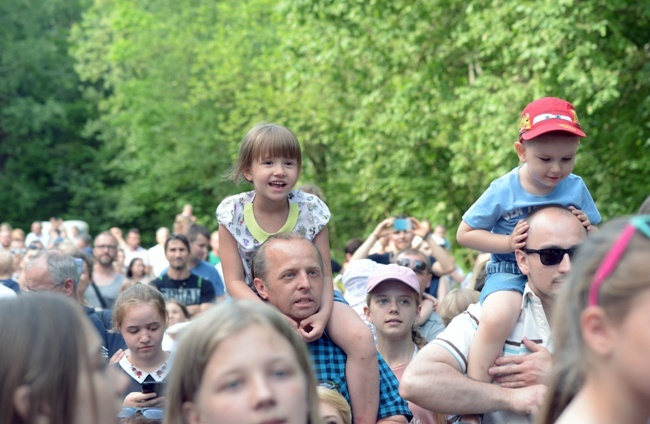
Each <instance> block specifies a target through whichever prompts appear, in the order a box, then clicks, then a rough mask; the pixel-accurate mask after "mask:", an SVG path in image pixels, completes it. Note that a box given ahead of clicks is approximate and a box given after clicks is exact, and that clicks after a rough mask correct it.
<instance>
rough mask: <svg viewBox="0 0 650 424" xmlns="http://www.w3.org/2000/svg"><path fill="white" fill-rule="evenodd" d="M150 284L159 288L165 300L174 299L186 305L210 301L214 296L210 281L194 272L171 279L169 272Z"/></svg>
mask: <svg viewBox="0 0 650 424" xmlns="http://www.w3.org/2000/svg"><path fill="white" fill-rule="evenodd" d="M151 284H153V285H154V286H156V288H157V289H158V290H160V292H161V293H162V295H163V297H164V298H165V300H169V299H175V300H178V301H179V302H183V303H184V304H185V305H186V306H190V305H200V304H202V303H210V302H212V301H214V298H215V292H214V286H213V285H212V282H211V281H210V280H206V279H205V278H201V277H198V276H196V275H194V274H190V276H189V277H187V278H186V279H184V280H172V279H171V278H169V274H165V275H161V276H160V277H158V278H156V279H155V280H153V281H152V282H151Z"/></svg>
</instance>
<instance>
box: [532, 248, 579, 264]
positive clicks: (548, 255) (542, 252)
mask: <svg viewBox="0 0 650 424" xmlns="http://www.w3.org/2000/svg"><path fill="white" fill-rule="evenodd" d="M576 249H577V246H573V247H571V248H569V249H558V248H556V247H551V248H548V249H539V250H535V249H524V252H526V253H528V254H530V253H537V254H538V255H539V260H540V261H541V262H542V265H546V266H553V265H557V264H559V263H560V262H562V259H564V255H569V258H572V257H573V253H574V252H575V251H576Z"/></svg>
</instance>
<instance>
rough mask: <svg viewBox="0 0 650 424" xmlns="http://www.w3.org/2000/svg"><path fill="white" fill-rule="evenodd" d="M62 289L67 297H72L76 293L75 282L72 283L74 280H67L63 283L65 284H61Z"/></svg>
mask: <svg viewBox="0 0 650 424" xmlns="http://www.w3.org/2000/svg"><path fill="white" fill-rule="evenodd" d="M61 288H62V289H63V292H64V293H65V295H66V296H67V297H70V296H72V293H74V291H75V290H74V281H72V278H66V279H65V280H64V281H63V284H61Z"/></svg>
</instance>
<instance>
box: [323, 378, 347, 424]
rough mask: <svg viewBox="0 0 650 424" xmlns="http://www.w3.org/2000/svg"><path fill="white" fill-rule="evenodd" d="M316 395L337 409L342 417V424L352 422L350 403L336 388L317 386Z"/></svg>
mask: <svg viewBox="0 0 650 424" xmlns="http://www.w3.org/2000/svg"><path fill="white" fill-rule="evenodd" d="M318 397H319V398H320V400H321V401H323V402H325V403H327V404H328V405H331V406H333V407H334V408H336V409H337V410H338V411H339V414H341V418H343V424H351V423H352V410H351V409H350V404H349V403H348V401H347V400H345V398H344V397H343V395H341V394H340V393H339V392H337V391H336V390H333V389H328V388H327V387H323V386H318Z"/></svg>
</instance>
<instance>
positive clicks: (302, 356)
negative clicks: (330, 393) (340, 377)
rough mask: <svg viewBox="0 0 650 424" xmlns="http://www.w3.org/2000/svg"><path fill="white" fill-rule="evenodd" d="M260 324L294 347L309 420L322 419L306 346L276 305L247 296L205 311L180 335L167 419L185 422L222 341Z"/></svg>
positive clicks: (173, 423)
mask: <svg viewBox="0 0 650 424" xmlns="http://www.w3.org/2000/svg"><path fill="white" fill-rule="evenodd" d="M251 325H261V326H264V327H267V328H269V329H271V330H274V331H277V332H278V333H279V334H280V335H281V337H284V338H285V339H286V340H287V341H288V342H289V344H291V346H292V347H293V349H294V350H295V353H296V359H297V361H298V364H299V366H300V369H301V370H302V372H303V373H304V374H305V378H306V380H307V402H308V404H309V416H308V421H307V423H308V424H318V423H320V422H321V420H320V414H319V410H318V395H317V393H316V378H315V377H314V372H313V368H312V363H311V357H310V356H309V352H308V351H307V346H306V345H305V342H304V341H303V340H302V338H301V337H300V336H299V335H298V333H297V332H296V331H295V330H294V329H293V328H291V327H290V326H289V324H288V323H287V322H286V321H285V318H284V317H283V316H282V315H281V314H280V313H279V312H278V311H277V310H276V309H275V308H273V307H271V306H269V305H267V304H265V303H261V302H253V301H247V300H237V301H234V300H233V301H229V302H223V303H221V304H219V305H217V306H215V307H213V308H211V309H209V310H208V311H206V312H204V313H203V314H201V315H200V316H199V318H198V319H196V321H194V322H193V323H192V324H191V326H190V327H188V329H187V331H186V332H185V333H184V334H183V335H182V336H181V339H180V344H179V346H178V350H177V351H176V358H175V360H174V367H173V368H172V371H171V374H170V376H169V385H168V387H167V411H166V413H165V421H164V422H165V423H167V424H181V423H186V422H187V421H186V420H185V417H184V415H183V404H184V403H185V402H191V401H194V399H195V396H196V394H197V392H198V391H199V388H200V386H201V381H202V379H203V373H204V372H205V369H206V367H207V365H208V362H209V361H210V359H211V357H212V354H213V353H214V351H215V350H216V349H217V347H218V346H219V344H220V343H222V342H223V341H224V340H226V339H227V338H229V337H230V336H232V335H234V334H236V333H238V332H240V331H242V330H244V329H246V328H248V327H250V326H251Z"/></svg>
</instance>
